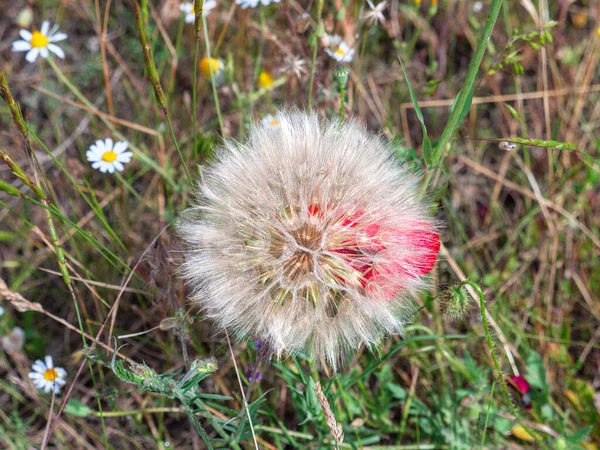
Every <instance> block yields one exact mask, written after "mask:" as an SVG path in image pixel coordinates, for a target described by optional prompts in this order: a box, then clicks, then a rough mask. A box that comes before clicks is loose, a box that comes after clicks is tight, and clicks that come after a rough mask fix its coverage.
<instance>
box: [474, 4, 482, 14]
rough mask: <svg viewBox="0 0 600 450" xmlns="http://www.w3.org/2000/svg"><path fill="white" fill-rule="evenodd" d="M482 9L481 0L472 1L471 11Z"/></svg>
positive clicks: (475, 11)
mask: <svg viewBox="0 0 600 450" xmlns="http://www.w3.org/2000/svg"><path fill="white" fill-rule="evenodd" d="M482 9H483V3H482V2H474V3H473V12H474V13H478V12H481V10H482Z"/></svg>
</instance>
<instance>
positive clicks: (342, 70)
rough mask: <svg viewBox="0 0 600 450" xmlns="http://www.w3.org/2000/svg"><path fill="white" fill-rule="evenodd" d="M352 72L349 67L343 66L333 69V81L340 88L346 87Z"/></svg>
mask: <svg viewBox="0 0 600 450" xmlns="http://www.w3.org/2000/svg"><path fill="white" fill-rule="evenodd" d="M349 72H350V71H349V70H348V68H347V67H345V66H341V67H336V68H335V69H333V80H334V81H335V82H336V83H337V84H338V85H339V86H340V87H342V86H346V84H347V83H348V73H349Z"/></svg>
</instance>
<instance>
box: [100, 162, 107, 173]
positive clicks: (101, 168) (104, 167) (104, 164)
mask: <svg viewBox="0 0 600 450" xmlns="http://www.w3.org/2000/svg"><path fill="white" fill-rule="evenodd" d="M107 171H108V165H107V164H106V163H105V162H104V161H102V165H101V166H100V172H102V173H106V172H107Z"/></svg>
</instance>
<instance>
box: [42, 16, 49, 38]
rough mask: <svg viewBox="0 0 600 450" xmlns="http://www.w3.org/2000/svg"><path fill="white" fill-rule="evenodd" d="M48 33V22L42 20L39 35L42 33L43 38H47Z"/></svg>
mask: <svg viewBox="0 0 600 450" xmlns="http://www.w3.org/2000/svg"><path fill="white" fill-rule="evenodd" d="M48 31H50V22H48V21H47V20H44V21H43V22H42V28H40V33H42V34H43V35H44V36H48Z"/></svg>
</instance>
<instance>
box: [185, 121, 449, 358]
mask: <svg viewBox="0 0 600 450" xmlns="http://www.w3.org/2000/svg"><path fill="white" fill-rule="evenodd" d="M277 117H278V126H276V127H273V126H269V125H265V124H263V123H259V124H257V125H255V126H254V127H253V128H252V130H251V132H250V135H249V137H248V139H247V141H246V142H245V143H239V142H236V141H233V140H231V141H226V142H225V143H224V145H223V146H222V147H220V148H219V149H218V150H217V161H216V162H215V163H214V164H213V166H212V167H209V168H207V169H206V170H205V171H204V173H203V178H202V180H201V181H200V183H199V186H198V191H199V192H198V198H199V204H198V205H197V206H196V207H195V208H193V210H190V211H188V213H187V214H186V216H185V217H184V218H183V220H182V223H181V225H180V228H179V232H180V234H181V236H182V238H183V240H184V241H185V243H186V244H187V251H186V262H185V264H184V266H183V268H182V273H183V275H184V277H185V278H186V279H187V281H188V282H189V284H190V287H191V288H192V289H193V294H192V295H193V299H194V301H195V302H196V303H197V304H198V306H200V307H201V308H202V309H203V310H204V312H205V313H206V315H207V316H208V317H209V318H211V319H213V320H214V321H216V323H217V324H218V325H219V326H221V327H224V328H227V329H228V330H229V331H230V332H231V331H233V332H235V333H236V334H237V336H238V337H240V338H245V337H249V336H251V337H253V338H254V339H261V340H262V342H263V343H264V344H265V345H266V346H267V347H269V348H270V349H271V350H272V351H273V352H274V353H275V354H276V355H277V356H282V355H284V354H295V353H298V352H303V353H305V354H308V355H309V356H311V357H322V358H324V359H325V360H326V361H328V362H329V363H330V364H331V365H332V366H333V368H334V369H335V368H336V366H337V364H338V363H339V361H340V359H341V358H343V357H344V355H345V353H346V351H348V350H355V349H357V348H358V347H360V346H361V345H362V344H365V345H368V346H372V345H375V344H377V343H378V342H379V341H380V339H381V337H382V336H383V335H389V334H402V333H403V331H404V324H405V323H406V321H407V318H408V315H409V313H410V312H411V311H412V307H411V300H410V297H411V295H412V294H414V293H415V291H416V290H417V289H418V288H421V287H423V286H425V284H426V283H425V280H424V276H425V275H426V274H427V273H428V272H430V271H431V270H432V268H433V266H434V263H435V260H436V257H437V254H438V251H439V247H440V240H439V236H438V233H437V231H436V228H435V225H434V222H433V221H432V219H431V218H430V217H429V214H428V212H427V209H428V208H427V205H426V204H424V203H423V202H422V200H421V199H420V198H419V195H418V189H417V179H416V178H415V177H414V176H412V175H410V174H409V173H408V172H407V171H406V170H405V169H403V168H402V167H401V166H400V165H399V164H398V162H397V161H396V160H395V159H394V156H393V155H394V150H393V149H392V148H391V146H389V145H388V144H387V143H385V142H384V141H382V140H381V139H380V138H379V137H378V136H375V135H372V134H370V133H369V132H368V131H367V130H365V129H364V128H363V127H362V126H360V125H359V124H358V123H356V122H350V123H344V122H339V121H335V120H333V121H326V120H319V118H318V117H317V115H316V114H306V113H301V112H292V113H282V112H280V113H278V115H277Z"/></svg>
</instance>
